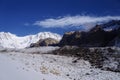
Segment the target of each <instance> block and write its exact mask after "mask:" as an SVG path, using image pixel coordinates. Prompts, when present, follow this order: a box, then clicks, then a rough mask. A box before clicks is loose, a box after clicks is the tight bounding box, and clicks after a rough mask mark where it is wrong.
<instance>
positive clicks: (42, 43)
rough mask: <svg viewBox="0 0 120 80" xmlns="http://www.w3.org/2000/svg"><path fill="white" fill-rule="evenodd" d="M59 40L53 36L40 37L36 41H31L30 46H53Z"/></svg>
mask: <svg viewBox="0 0 120 80" xmlns="http://www.w3.org/2000/svg"><path fill="white" fill-rule="evenodd" d="M58 43H59V41H57V40H55V39H53V38H46V39H40V40H39V41H38V42H37V43H32V44H31V45H30V47H40V46H55V45H57V44H58Z"/></svg>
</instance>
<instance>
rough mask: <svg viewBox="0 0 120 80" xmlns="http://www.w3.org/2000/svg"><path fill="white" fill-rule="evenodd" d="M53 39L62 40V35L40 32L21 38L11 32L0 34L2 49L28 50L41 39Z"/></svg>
mask: <svg viewBox="0 0 120 80" xmlns="http://www.w3.org/2000/svg"><path fill="white" fill-rule="evenodd" d="M46 38H53V39H55V40H58V41H59V40H61V35H59V34H56V33H51V32H40V33H38V34H36V35H27V36H24V37H19V36H16V35H14V34H11V33H9V32H0V47H3V48H26V47H29V46H30V44H31V43H35V42H37V41H39V40H40V39H46Z"/></svg>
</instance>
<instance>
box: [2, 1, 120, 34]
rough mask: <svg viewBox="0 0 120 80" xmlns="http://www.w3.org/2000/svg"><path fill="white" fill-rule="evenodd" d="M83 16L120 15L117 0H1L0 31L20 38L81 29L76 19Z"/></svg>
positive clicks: (119, 3)
mask: <svg viewBox="0 0 120 80" xmlns="http://www.w3.org/2000/svg"><path fill="white" fill-rule="evenodd" d="M82 16H84V17H85V18H86V16H87V18H86V19H89V18H90V19H93V18H95V20H96V17H99V18H100V19H101V17H102V18H106V16H109V17H112V16H120V0H0V32H1V31H5V32H11V33H13V34H16V35H19V36H23V35H28V34H35V33H38V32H43V31H51V32H55V33H59V34H63V33H64V32H66V31H70V30H76V29H78V28H79V29H81V27H79V26H80V25H81V24H82V23H81V22H78V21H77V20H80V21H83V19H81V17H82ZM84 17H82V18H84ZM107 18H108V17H107ZM115 19H116V18H115ZM97 20H98V21H99V19H98V18H97ZM102 20H103V19H102ZM60 21H61V23H59V22H60ZM75 21H76V22H75ZM48 22H49V23H48ZM88 22H91V21H88ZM54 23H55V25H53V24H54ZM66 23H67V24H66ZM61 24H62V25H61ZM46 25H47V26H46ZM68 26H74V27H68Z"/></svg>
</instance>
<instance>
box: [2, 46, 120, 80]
mask: <svg viewBox="0 0 120 80" xmlns="http://www.w3.org/2000/svg"><path fill="white" fill-rule="evenodd" d="M54 49H56V48H54V47H43V48H31V49H22V50H12V49H11V50H6V49H1V50H0V80H120V73H115V72H111V71H103V70H100V69H97V68H94V67H92V66H91V65H90V63H89V62H88V61H85V60H79V61H78V62H77V63H73V61H74V60H75V59H76V58H75V57H67V56H59V55H52V54H43V53H44V52H46V50H47V51H50V50H54ZM38 52H39V53H38Z"/></svg>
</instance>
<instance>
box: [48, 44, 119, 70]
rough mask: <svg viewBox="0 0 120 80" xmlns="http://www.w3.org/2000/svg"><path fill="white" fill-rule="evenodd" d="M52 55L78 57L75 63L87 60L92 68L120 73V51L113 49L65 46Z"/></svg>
mask: <svg viewBox="0 0 120 80" xmlns="http://www.w3.org/2000/svg"><path fill="white" fill-rule="evenodd" d="M50 54H54V55H62V56H72V57H77V59H76V60H75V61H73V63H76V62H77V61H78V60H80V59H84V60H87V61H89V62H90V63H91V65H92V66H95V67H96V68H101V69H102V70H108V71H114V72H120V50H119V49H117V48H113V47H104V48H100V47H97V48H87V47H84V48H83V47H76V46H64V47H61V48H59V49H57V50H55V51H52V52H51V53H50Z"/></svg>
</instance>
